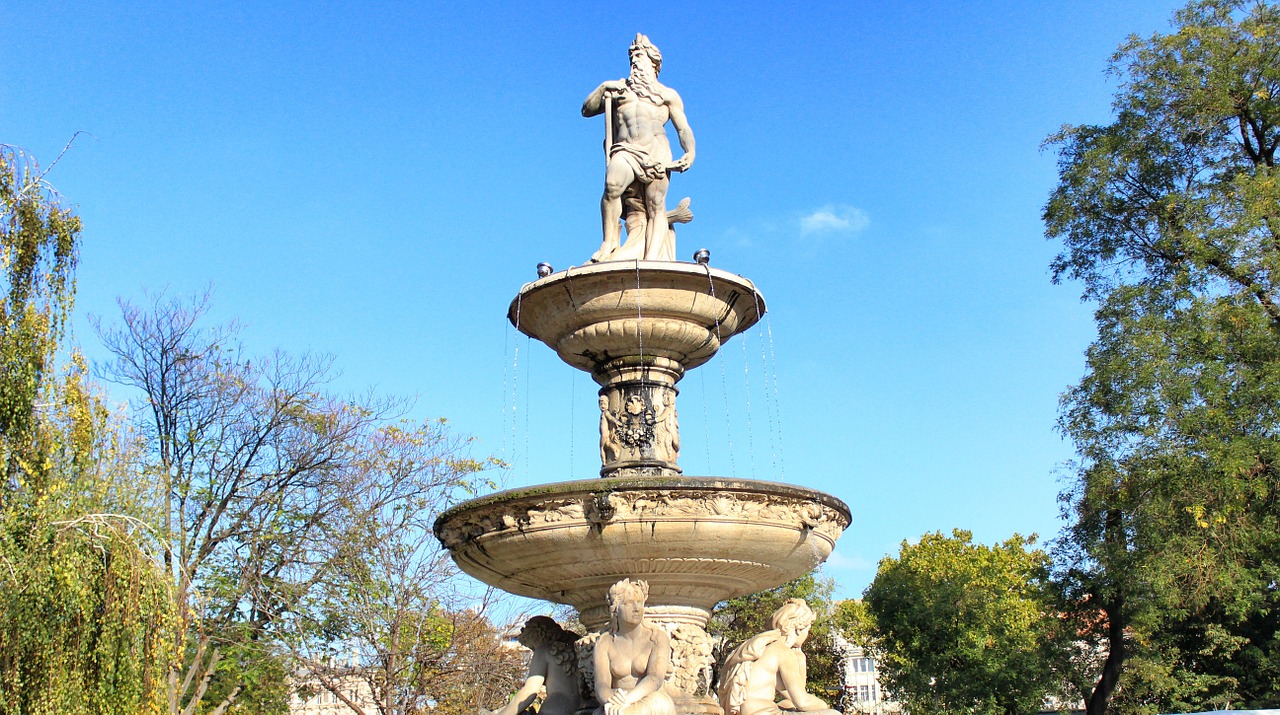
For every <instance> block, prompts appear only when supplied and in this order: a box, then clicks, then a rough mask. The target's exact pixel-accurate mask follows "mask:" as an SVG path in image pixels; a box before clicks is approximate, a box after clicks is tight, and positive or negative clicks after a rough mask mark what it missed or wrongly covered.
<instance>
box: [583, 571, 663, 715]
mask: <svg viewBox="0 0 1280 715" xmlns="http://www.w3.org/2000/svg"><path fill="white" fill-rule="evenodd" d="M648 597H649V584H647V583H645V582H644V581H632V580H630V579H623V580H621V581H619V582H617V583H615V584H614V585H613V586H612V587H611V588H610V589H609V610H610V612H611V613H612V624H611V627H610V629H609V632H608V633H605V634H603V635H601V636H600V640H598V641H596V647H595V651H594V653H593V658H592V663H593V664H594V666H595V671H596V672H595V692H596V698H597V699H598V700H599V701H600V707H599V708H597V709H596V711H595V715H675V703H673V702H672V701H671V696H670V695H667V693H665V692H663V690H662V686H663V683H664V681H665V680H666V677H667V673H668V672H669V671H670V670H671V640H670V638H669V637H668V636H667V634H666V632H665V631H663V630H662V629H660V628H656V627H654V626H651V625H649V624H648V623H645V621H644V602H645V599H647V598H648Z"/></svg>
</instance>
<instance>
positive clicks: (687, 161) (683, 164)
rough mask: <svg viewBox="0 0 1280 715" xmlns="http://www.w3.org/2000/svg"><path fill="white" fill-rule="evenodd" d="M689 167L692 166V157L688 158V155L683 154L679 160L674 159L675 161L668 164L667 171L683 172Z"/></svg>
mask: <svg viewBox="0 0 1280 715" xmlns="http://www.w3.org/2000/svg"><path fill="white" fill-rule="evenodd" d="M690 166H693V157H692V156H690V155H689V154H685V155H684V156H682V157H680V158H679V159H676V160H675V161H673V162H671V163H670V164H668V165H667V171H684V170H686V169H688V168H689V167H690Z"/></svg>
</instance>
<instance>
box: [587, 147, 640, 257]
mask: <svg viewBox="0 0 1280 715" xmlns="http://www.w3.org/2000/svg"><path fill="white" fill-rule="evenodd" d="M634 179H635V173H634V172H633V171H632V169H631V166H630V163H629V162H627V161H626V159H625V158H624V156H623V155H621V154H619V155H615V156H614V157H613V158H612V159H610V160H609V165H608V167H606V168H605V172H604V195H603V196H601V197H600V222H601V233H602V234H603V235H604V240H603V242H601V244H600V250H598V251H596V252H595V255H593V256H592V257H591V260H592V261H607V260H609V256H610V255H612V254H613V252H614V251H616V250H618V244H619V243H620V239H621V237H622V224H621V223H620V222H621V220H622V192H623V191H626V189H627V187H628V186H630V185H631V182H632V181H633V180H634Z"/></svg>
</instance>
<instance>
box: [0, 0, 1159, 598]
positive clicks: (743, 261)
mask: <svg viewBox="0 0 1280 715" xmlns="http://www.w3.org/2000/svg"><path fill="white" fill-rule="evenodd" d="M614 7H625V8H626V9H625V10H615V9H613V8H614ZM1175 7H1176V4H1175V3H1172V2H1158V1H1147V2H1134V1H1123V0H1121V1H1115V2H1107V3H1101V2H1098V3H1092V2H1079V1H1075V2H1058V1H1056V0H1055V1H1047V2H1020V3H1012V2H982V1H976V2H966V3H946V2H899V3H882V4H873V3H866V2H846V3H814V4H809V5H798V6H796V7H793V8H784V7H783V6H782V5H781V4H773V3H768V4H766V3H749V2H748V3H732V4H730V3H726V4H723V5H721V4H713V3H688V2H686V3H656V2H655V3H626V4H617V5H606V4H563V5H560V4H545V3H521V4H502V3H451V4H433V3H339V2H314V3H302V2H299V3H270V2H266V3H181V4H179V3H173V4H170V3H154V4H153V3H146V2H130V3H60V2H39V3H35V2H25V1H24V0H17V1H16V2H15V1H13V0H10V1H9V2H6V3H5V5H4V12H3V15H4V17H5V38H6V39H5V42H4V43H0V142H3V143H8V144H12V145H16V146H19V147H22V148H24V149H27V150H29V151H30V152H32V153H34V154H35V155H36V156H37V157H38V158H40V159H41V160H42V161H43V162H44V163H46V164H47V163H48V162H50V161H51V160H52V159H53V157H55V156H56V155H57V153H58V151H59V150H60V149H61V147H62V146H63V144H65V143H66V141H67V140H68V139H69V138H70V137H71V136H72V135H73V134H74V133H75V132H76V131H80V130H83V131H85V132H88V133H89V135H86V136H81V137H80V138H79V139H78V140H77V141H76V143H75V146H74V148H73V149H72V150H71V151H70V152H69V153H68V154H67V155H66V156H65V157H64V158H63V159H62V161H61V162H60V163H59V164H58V166H57V167H56V169H55V170H54V171H53V173H52V174H51V175H50V179H51V180H52V181H53V183H54V184H55V185H56V186H57V187H58V188H59V189H60V190H61V192H62V193H63V194H64V195H65V196H66V197H67V199H68V200H69V201H70V202H71V203H73V204H75V205H76V206H77V208H78V210H79V212H80V214H81V216H82V217H83V219H84V223H85V231H84V245H83V249H82V253H81V267H80V271H79V299H78V303H77V310H78V315H79V318H78V328H77V330H78V337H79V339H80V342H81V343H82V344H83V346H84V348H85V350H86V352H87V353H88V354H89V355H90V356H91V357H101V349H100V348H99V347H98V346H97V345H96V340H95V338H94V336H93V333H92V331H91V330H90V328H89V327H88V323H87V321H86V319H85V318H86V316H87V315H90V314H94V315H100V316H103V317H104V318H105V319H108V320H110V319H112V318H113V317H114V316H115V314H116V309H115V300H116V298H117V296H123V297H126V298H132V299H138V298H140V297H141V293H142V291H143V289H152V290H156V289H165V288H167V289H168V290H170V291H172V292H174V293H179V294H182V293H191V292H195V291H198V290H200V289H202V288H203V287H205V286H208V285H212V286H213V287H214V291H215V313H216V315H217V316H218V317H219V318H222V319H230V318H238V319H240V320H242V321H243V322H244V323H246V324H247V326H248V330H247V333H246V339H247V341H248V343H249V344H250V345H251V347H253V348H254V349H256V350H259V351H267V350H270V349H273V348H275V347H282V348H285V349H288V350H290V351H304V350H312V351H319V352H326V353H333V354H335V355H336V356H337V360H338V363H339V365H340V366H341V367H342V370H343V374H342V377H341V378H340V380H339V381H338V383H337V387H338V388H339V389H341V390H350V391H359V390H362V389H364V388H367V387H375V388H377V389H378V390H381V391H384V392H389V393H396V394H409V395H417V396H418V403H417V407H416V408H415V414H416V415H417V416H419V417H435V416H443V417H447V418H449V419H450V421H451V422H452V423H453V425H454V426H455V427H456V429H458V430H459V431H461V432H463V433H467V434H471V435H474V436H475V437H476V438H477V454H485V453H492V454H496V455H498V456H501V457H503V458H504V459H506V460H507V461H508V462H509V463H510V464H511V469H510V470H509V471H508V472H507V473H506V474H505V475H501V476H502V478H503V479H505V480H506V482H507V484H508V485H510V486H519V485H525V484H537V483H543V482H549V481H556V480H561V479H568V478H587V477H591V476H594V475H595V474H596V470H598V468H599V465H598V452H597V450H596V440H597V435H596V421H595V415H594V414H593V412H594V406H595V400H594V392H595V385H594V383H592V382H591V380H590V379H589V377H587V376H586V375H585V374H582V373H578V372H577V371H575V370H573V369H571V368H569V367H567V366H565V365H563V364H561V363H560V362H559V361H558V360H557V359H556V358H555V357H554V354H553V353H552V352H551V351H550V350H549V349H548V348H546V347H545V346H542V345H541V344H536V343H533V344H531V343H529V342H528V340H527V339H526V338H524V337H523V336H520V335H519V334H517V333H516V332H515V331H514V330H513V329H512V328H510V326H508V325H507V324H506V322H505V313H506V308H507V304H508V303H509V301H510V300H511V299H512V298H513V297H514V295H515V293H516V291H517V290H518V289H519V288H520V286H521V285H522V284H523V283H525V282H527V281H529V280H532V279H533V278H534V277H535V274H534V266H535V264H537V263H538V262H539V261H548V262H550V263H551V264H553V265H554V266H555V267H556V268H557V269H562V268H565V267H567V266H569V265H571V264H581V263H583V262H585V260H586V258H587V257H588V256H589V255H590V254H591V252H592V251H593V250H595V248H596V246H597V245H598V242H599V210H598V201H599V192H600V187H601V182H602V178H603V159H602V154H601V145H600V143H601V140H602V137H603V125H602V123H601V120H600V119H599V118H596V119H593V120H586V119H583V118H582V117H581V116H580V115H579V111H578V110H579V107H580V105H581V102H582V100H583V98H584V97H585V96H586V94H587V93H588V92H589V91H590V90H591V89H593V88H594V87H595V86H596V85H597V84H599V83H600V82H601V81H603V80H606V79H616V78H619V77H622V76H624V75H625V74H626V72H627V47H628V45H629V44H630V41H631V38H632V37H634V35H635V33H636V32H644V33H646V34H647V35H649V37H650V38H651V39H652V41H653V42H654V43H655V44H657V45H658V46H659V47H660V48H661V50H662V53H663V56H664V64H663V72H662V76H661V79H662V81H663V82H664V83H665V84H667V85H668V86H670V87H673V88H675V89H676V90H677V91H679V92H680V93H681V95H682V96H683V98H684V101H685V106H686V110H687V114H688V117H689V121H690V123H691V125H692V127H693V129H694V132H695V134H696V136H697V141H698V158H697V163H696V164H695V165H694V167H693V169H692V170H691V171H689V172H688V173H686V174H684V175H680V176H677V177H675V179H674V180H673V182H672V189H671V199H672V201H671V202H672V203H673V204H674V201H675V199H677V198H679V197H683V196H690V197H692V199H693V204H692V208H693V210H694V213H695V216H696V219H695V220H694V222H693V223H692V224H690V225H688V226H686V227H684V228H682V229H681V231H680V235H679V244H678V246H677V250H678V254H679V255H680V256H681V257H684V258H687V257H688V256H689V255H690V254H692V252H693V251H694V250H695V249H697V248H699V247H704V246H705V247H707V248H709V249H710V250H711V254H712V264H713V265H714V266H716V267H718V268H722V269H725V270H728V271H732V272H735V273H740V274H742V275H745V276H747V277H748V278H750V279H752V280H753V281H754V282H755V283H756V284H757V286H758V287H759V288H760V290H761V292H762V294H763V295H764V297H765V299H766V300H767V301H768V306H769V315H768V319H767V321H763V322H762V323H761V324H760V326H759V327H758V328H756V329H754V330H753V331H752V332H749V333H747V334H745V335H743V336H740V337H738V338H735V339H734V340H733V341H731V342H729V343H728V344H727V345H726V346H725V348H724V350H723V351H722V353H721V355H720V356H718V357H717V358H716V359H715V360H714V361H712V362H711V363H709V364H708V365H706V366H705V367H703V368H701V369H700V370H697V371H694V372H693V373H691V374H690V375H689V376H687V377H686V378H685V380H684V381H683V382H682V383H681V388H682V392H681V400H680V415H681V425H682V432H683V441H684V445H683V453H682V458H681V462H682V466H683V467H684V469H685V473H686V474H695V475H726V476H729V475H731V476H739V477H747V478H757V479H775V480H779V481H786V482H791V483H796V484H803V485H806V486H810V487H814V488H818V489H822V490H824V491H827V492H830V493H832V494H834V495H836V496H838V497H840V498H841V499H843V500H844V501H845V502H847V503H848V504H849V506H850V508H851V509H852V511H853V515H854V523H853V525H852V526H851V528H850V529H849V530H848V531H846V532H845V535H844V536H843V538H842V540H841V542H840V545H839V546H838V548H837V551H836V554H835V555H834V556H833V557H832V559H831V560H830V561H829V562H828V566H827V567H826V570H825V572H826V574H827V575H828V576H831V577H833V578H834V579H836V581H837V583H838V584H839V593H840V595H842V596H854V595H857V594H859V593H860V592H861V591H862V589H863V588H864V587H865V586H866V585H867V584H868V583H869V582H870V580H871V579H872V578H873V577H874V575H875V564H876V562H877V561H878V560H879V559H880V558H881V557H883V556H884V555H885V554H890V553H896V551H897V548H898V545H899V544H900V542H902V541H903V540H904V539H914V538H917V537H918V536H919V535H920V534H922V533H925V532H928V531H935V530H942V531H943V532H949V531H950V530H951V529H952V528H955V527H960V528H966V529H970V530H972V531H973V532H974V535H975V538H976V539H977V540H979V541H983V542H988V543H989V542H993V541H996V540H1001V539H1005V538H1007V537H1009V536H1010V535H1012V534H1013V533H1014V532H1020V533H1023V534H1027V533H1032V532H1036V533H1039V534H1040V535H1041V536H1042V537H1048V536H1051V535H1053V534H1054V533H1056V531H1057V529H1058V528H1059V522H1058V505H1057V502H1056V495H1057V493H1058V491H1059V489H1060V487H1061V484H1060V483H1059V481H1058V476H1057V475H1058V474H1059V472H1060V465H1061V464H1062V463H1063V462H1064V460H1067V459H1069V458H1070V457H1071V450H1070V447H1069V445H1067V444H1065V443H1063V442H1062V441H1061V439H1060V438H1059V436H1058V435H1057V434H1056V433H1055V431H1054V428H1053V427H1054V419H1055V416H1056V411H1057V397H1058V394H1059V393H1060V392H1061V391H1062V390H1063V389H1064V388H1065V387H1066V386H1067V385H1069V384H1070V383H1072V382H1073V381H1075V380H1076V379H1078V377H1079V376H1080V374H1081V372H1082V370H1083V357H1082V351H1083V349H1084V348H1085V346H1086V345H1087V344H1088V342H1089V340H1090V339H1091V337H1092V335H1093V324H1092V314H1091V307H1090V306H1089V305H1087V304H1083V303H1081V302H1080V301H1079V293H1080V288H1079V286H1073V285H1066V286H1053V285H1051V284H1050V282H1049V277H1048V271H1047V266H1048V263H1049V260H1050V259H1051V258H1052V256H1053V255H1054V253H1055V250H1056V248H1055V246H1054V245H1053V244H1051V243H1049V242H1046V241H1045V240H1044V238H1043V226H1042V224H1041V222H1040V210H1041V207H1042V206H1043V204H1044V201H1045V199H1046V197H1047V195H1048V192H1049V191H1050V190H1051V188H1052V186H1053V183H1054V179H1055V170H1054V164H1055V157H1054V156H1053V154H1052V153H1051V152H1045V151H1041V149H1040V144H1041V142H1042V141H1043V140H1044V138H1045V137H1046V136H1048V135H1049V134H1050V133H1052V132H1053V131H1054V130H1055V129H1056V128H1057V127H1058V126H1060V125H1061V124H1063V123H1098V122H1105V121H1107V120H1108V118H1109V115H1110V108H1109V105H1110V97H1111V94H1112V92H1113V91H1114V90H1115V88H1116V83H1115V80H1114V78H1109V77H1107V76H1105V75H1104V70H1105V68H1106V62H1107V59H1108V57H1109V56H1110V55H1111V53H1112V52H1113V51H1114V50H1115V48H1116V47H1117V46H1118V45H1119V44H1120V42H1122V41H1123V39H1124V38H1125V37H1126V36H1127V35H1129V34H1130V33H1139V34H1144V35H1146V34H1150V33H1152V32H1155V31H1163V30H1165V29H1166V28H1167V22H1168V19H1169V17H1170V15H1171V13H1172V11H1173V9H1174V8H1175ZM120 397H121V398H123V397H124V396H123V395H121V396H120Z"/></svg>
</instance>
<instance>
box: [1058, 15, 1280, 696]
mask: <svg viewBox="0 0 1280 715" xmlns="http://www.w3.org/2000/svg"><path fill="white" fill-rule="evenodd" d="M1277 38H1280V8H1277V6H1276V5H1274V4H1271V3H1266V2H1235V1H1226V0H1209V1H1201V2H1193V3H1191V4H1189V5H1188V6H1187V7H1185V8H1184V9H1182V10H1180V11H1179V12H1178V13H1177V14H1176V15H1175V21H1174V31H1173V32H1171V33H1169V34H1164V35H1161V34H1157V35H1154V36H1152V37H1149V38H1139V37H1133V38H1131V39H1130V40H1129V41H1128V42H1126V44H1125V45H1123V46H1122V47H1121V48H1120V50H1119V51H1118V52H1117V54H1116V55H1115V57H1114V58H1113V62H1112V71H1113V73H1115V74H1116V75H1117V76H1119V77H1121V78H1122V85H1121V87H1120V89H1119V91H1118V92H1117V94H1116V97H1115V101H1114V109H1115V112H1116V119H1115V121H1113V122H1112V123H1111V124H1108V125H1105V126H1068V127H1064V128H1063V129H1062V131H1060V132H1059V133H1058V134H1057V135H1055V136H1054V137H1052V138H1051V139H1050V142H1049V144H1050V145H1051V146H1054V147H1055V148H1056V149H1057V150H1058V152H1059V184H1058V187H1057V188H1056V190H1055V191H1054V192H1053V194H1052V195H1051V197H1050V199H1049V202H1048V203H1047V205H1046V207H1045V222H1046V234H1047V236H1048V237H1049V238H1051V239H1058V240H1061V241H1062V242H1063V250H1062V252H1061V254H1060V255H1059V256H1058V258H1057V259H1056V260H1055V261H1054V263H1053V274H1054V279H1055V281H1056V280H1062V279H1072V280H1079V281H1081V282H1082V283H1083V285H1084V292H1085V297H1086V298H1088V299H1093V300H1097V301H1098V303H1099V308H1098V312H1097V320H1098V327H1099V335H1098V339H1097V340H1096V341H1095V342H1094V344H1093V345H1092V346H1091V347H1090V349H1089V352H1088V371H1087V373H1086V375H1085V377H1084V378H1083V379H1082V380H1081V382H1080V383H1079V384H1078V385H1077V386H1075V387H1074V388H1072V389H1071V390H1070V391H1069V392H1068V393H1067V394H1066V395H1064V397H1063V401H1062V416H1061V419H1060V425H1061V428H1062V429H1063V431H1064V433H1065V434H1067V435H1068V436H1069V437H1071V439H1072V440H1073V441H1074V443H1075V445H1076V448H1077V451H1078V453H1079V455H1080V459H1079V462H1078V464H1077V465H1076V469H1075V470H1074V472H1075V474H1074V479H1073V481H1072V484H1071V485H1070V487H1069V488H1068V489H1067V490H1066V491H1065V492H1064V494H1063V499H1064V506H1065V512H1066V514H1067V516H1068V517H1069V519H1070V521H1071V523H1070V526H1069V528H1068V529H1067V530H1066V531H1065V532H1064V535H1063V537H1062V538H1061V539H1060V540H1059V541H1058V543H1057V544H1056V545H1055V549H1054V551H1055V560H1056V562H1057V573H1058V577H1057V578H1058V581H1059V583H1060V585H1061V588H1062V590H1063V593H1064V594H1065V596H1066V597H1067V598H1066V603H1067V605H1068V607H1069V610H1070V612H1071V614H1072V616H1073V617H1074V619H1075V621H1076V625H1077V627H1078V628H1079V630H1080V634H1081V636H1082V637H1083V638H1084V644H1085V650H1086V652H1089V653H1094V654H1096V655H1097V658H1096V660H1097V662H1096V663H1094V664H1093V665H1094V673H1093V675H1094V676H1095V679H1094V681H1093V685H1092V692H1091V694H1090V697H1089V702H1088V711H1089V713H1091V714H1096V715H1101V714H1102V713H1105V712H1108V711H1109V709H1111V708H1112V707H1113V706H1114V707H1115V708H1118V709H1120V710H1121V711H1125V712H1157V711H1165V712H1167V711H1170V710H1193V709H1204V708H1210V707H1214V706H1219V707H1226V706H1230V707H1243V706H1250V705H1252V706H1262V707H1266V706H1274V705H1275V704H1276V703H1277V702H1280V643H1278V642H1277V627H1276V625H1275V624H1276V623H1277V622H1278V621H1280V619H1277V617H1276V614H1277V610H1276V608H1277V606H1278V605H1280V603H1277V598H1278V596H1277V585H1276V584H1277V582H1278V581H1280V568H1278V566H1277V564H1278V563H1280V529H1278V528H1277V516H1276V515H1277V513H1278V509H1277V482H1278V480H1277V475H1278V472H1277V467H1276V455H1277V447H1278V446H1280V445H1277V441H1276V440H1277V428H1278V427H1280V422H1278V421H1277V416H1278V415H1277V411H1276V410H1277V405H1278V404H1280V399H1278V398H1280V351H1278V350H1277V345H1278V343H1280V340H1278V338H1280V308H1278V307H1277V296H1276V289H1277V285H1278V284H1277V281H1278V280H1280V177H1277V173H1276V167H1275V153H1276V149H1277V146H1280V126H1278V123H1280V105H1278V104H1277V94H1278V93H1280V51H1278V50H1277V47H1280V42H1278V41H1277Z"/></svg>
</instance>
